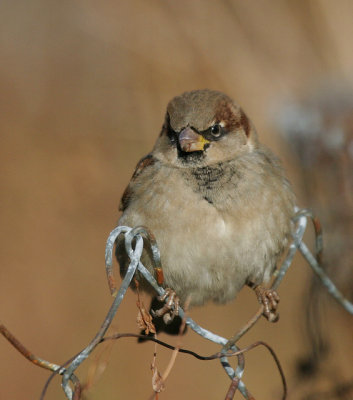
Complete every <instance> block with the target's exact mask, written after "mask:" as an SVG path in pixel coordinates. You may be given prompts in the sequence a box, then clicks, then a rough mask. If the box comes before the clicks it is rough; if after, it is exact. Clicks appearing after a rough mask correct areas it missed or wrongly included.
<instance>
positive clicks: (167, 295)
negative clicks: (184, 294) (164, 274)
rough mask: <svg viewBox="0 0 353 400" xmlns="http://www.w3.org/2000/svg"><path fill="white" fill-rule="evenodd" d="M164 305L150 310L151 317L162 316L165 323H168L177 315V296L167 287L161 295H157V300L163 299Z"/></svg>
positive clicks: (178, 301)
mask: <svg viewBox="0 0 353 400" xmlns="http://www.w3.org/2000/svg"><path fill="white" fill-rule="evenodd" d="M165 299H167V301H166V302H165V304H164V306H163V307H162V308H160V309H159V310H151V313H152V315H153V317H163V321H164V323H165V324H166V325H168V324H170V323H171V322H172V321H173V319H174V317H175V316H177V315H179V304H180V300H179V297H178V296H177V295H176V293H175V292H174V290H172V289H170V288H167V289H165V291H164V294H163V295H162V296H159V297H158V300H159V301H164V300H165Z"/></svg>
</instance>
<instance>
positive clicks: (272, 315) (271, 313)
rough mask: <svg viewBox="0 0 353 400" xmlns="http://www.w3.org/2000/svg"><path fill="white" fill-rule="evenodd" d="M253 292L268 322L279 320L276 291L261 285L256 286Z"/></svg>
mask: <svg viewBox="0 0 353 400" xmlns="http://www.w3.org/2000/svg"><path fill="white" fill-rule="evenodd" d="M255 293H256V296H257V299H258V301H259V303H260V304H262V305H263V306H264V312H263V315H264V316H265V317H266V318H267V319H268V320H269V321H270V322H277V321H278V320H279V314H278V312H277V307H278V303H279V296H278V293H277V292H276V291H275V290H273V289H265V288H264V287H262V286H261V285H259V286H256V288H255Z"/></svg>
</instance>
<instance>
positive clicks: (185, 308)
mask: <svg viewBox="0 0 353 400" xmlns="http://www.w3.org/2000/svg"><path fill="white" fill-rule="evenodd" d="M189 304H190V298H188V299H187V300H186V302H185V306H184V316H183V319H182V321H181V324H180V327H179V334H178V341H177V345H176V347H175V349H174V350H173V353H172V356H171V358H170V361H169V364H168V365H167V368H166V370H165V371H164V374H163V381H164V382H165V381H166V379H167V378H168V376H169V374H170V372H171V370H172V368H173V366H174V364H175V360H176V358H177V355H178V353H179V350H180V347H181V343H182V336H183V332H184V330H185V326H186V318H187V312H188V309H189Z"/></svg>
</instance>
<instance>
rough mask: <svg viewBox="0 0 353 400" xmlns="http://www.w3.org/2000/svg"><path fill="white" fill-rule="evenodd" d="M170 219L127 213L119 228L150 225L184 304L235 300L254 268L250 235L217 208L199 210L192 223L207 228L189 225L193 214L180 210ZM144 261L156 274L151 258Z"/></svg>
mask: <svg viewBox="0 0 353 400" xmlns="http://www.w3.org/2000/svg"><path fill="white" fill-rule="evenodd" d="M206 207H208V205H207V204H206ZM195 213H199V215H198V216H196V215H195ZM160 215H161V214H160ZM167 215H168V216H169V218H166V217H165V216H163V215H161V217H160V218H159V219H158V220H156V219H149V218H148V216H146V215H145V213H144V215H143V216H142V215H139V213H136V212H135V213H131V214H130V213H126V214H125V215H124V216H123V217H122V218H121V219H120V221H119V225H128V226H137V225H145V226H148V227H149V229H151V231H152V232H153V233H154V235H155V237H156V239H157V244H158V247H159V249H160V253H161V261H162V267H163V271H164V277H165V282H164V286H165V287H170V288H172V289H173V290H175V292H176V293H177V295H178V296H179V297H180V299H181V301H182V303H183V302H185V301H186V299H190V304H191V305H201V304H203V303H205V302H206V301H209V300H212V301H214V302H217V303H224V302H227V301H230V300H232V299H233V298H234V297H235V296H236V294H237V293H238V291H239V290H240V289H241V288H242V286H243V285H244V284H245V282H246V280H247V279H248V278H249V275H251V270H252V269H253V267H254V264H253V262H254V258H253V254H252V252H251V251H250V249H249V248H248V243H247V241H246V237H247V235H246V232H244V231H243V230H234V229H232V227H234V221H229V222H228V221H227V220H225V219H224V218H223V217H222V216H221V215H220V214H219V213H218V212H217V211H216V210H214V209H212V208H211V207H209V209H207V210H202V209H201V210H200V209H198V210H197V211H195V210H194V211H193V216H192V220H193V221H197V220H199V219H200V218H202V220H203V223H202V227H203V228H202V229H201V227H200V226H199V225H198V224H195V223H193V224H190V223H188V215H187V212H185V213H183V212H180V209H179V210H178V213H176V214H171V211H170V210H169V211H168V214H167ZM171 215H174V217H173V218H171ZM178 215H179V216H178ZM195 217H196V218H195ZM200 225H201V224H200ZM205 227H206V228H205ZM229 236H231V237H232V240H229ZM226 239H227V240H226ZM142 261H143V263H144V264H145V266H146V267H147V268H149V269H150V271H151V272H152V265H151V262H150V259H149V257H148V256H147V255H145V256H144V257H143V260H142ZM257 269H259V265H257ZM261 270H262V268H261V266H260V271H261Z"/></svg>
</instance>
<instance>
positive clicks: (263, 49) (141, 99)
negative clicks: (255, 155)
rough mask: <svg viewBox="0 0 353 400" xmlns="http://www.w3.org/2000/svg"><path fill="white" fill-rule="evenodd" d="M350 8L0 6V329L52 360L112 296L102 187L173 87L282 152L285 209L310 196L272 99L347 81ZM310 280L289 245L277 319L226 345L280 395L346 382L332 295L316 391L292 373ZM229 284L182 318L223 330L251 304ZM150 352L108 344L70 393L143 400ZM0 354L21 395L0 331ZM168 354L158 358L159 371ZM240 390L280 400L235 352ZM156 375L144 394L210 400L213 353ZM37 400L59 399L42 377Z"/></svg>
mask: <svg viewBox="0 0 353 400" xmlns="http://www.w3.org/2000/svg"><path fill="white" fill-rule="evenodd" d="M352 18H353V3H352V2H351V1H349V0H341V1H339V2H332V1H329V0H316V1H286V0H282V1H280V0H271V1H270V0H267V1H256V2H245V1H244V2H243V1H236V0H220V1H211V0H202V1H201V0H194V1H186V0H179V1H169V0H159V1H158V0H152V1H148V2H147V1H143V0H133V1H125V2H123V1H119V0H118V1H107V0H106V1H104V0H103V1H100V2H98V1H91V0H86V1H82V0H75V1H69V0H63V1H60V2H54V1H43V0H32V1H30V2H28V1H24V0H17V1H10V0H3V1H1V3H0V166H1V173H0V223H1V225H0V226H1V229H0V235H1V240H0V257H1V264H0V265H1V269H0V273H1V275H0V318H1V321H2V322H3V323H4V324H5V325H6V326H7V327H8V328H9V329H10V330H11V331H12V332H13V333H14V334H15V335H16V336H17V337H18V338H19V339H20V340H21V341H22V342H23V343H24V344H25V345H26V346H27V347H28V348H29V349H31V350H32V351H33V352H34V353H35V354H37V355H38V356H41V357H43V358H45V359H47V360H50V361H53V362H55V363H58V364H61V363H63V362H64V361H65V360H67V359H68V358H70V357H71V356H72V355H74V354H75V353H76V352H77V351H79V350H80V349H81V348H83V347H84V346H85V345H86V344H88V342H89V341H90V339H91V338H92V337H93V336H94V334H95V333H96V331H97V330H98V328H99V326H100V324H101V322H102V321H103V318H104V317H105V314H106V312H107V310H108V308H109V306H110V304H111V301H112V299H111V297H110V295H109V291H108V286H107V283H106V277H105V272H104V247H105V240H106V237H107V235H108V233H109V232H110V230H111V229H112V228H114V226H115V224H116V221H117V219H118V215H119V214H118V203H119V199H120V196H121V195H122V192H123V190H124V187H125V185H126V184H127V183H128V181H129V179H130V176H131V174H132V172H133V169H134V167H135V165H136V163H137V161H138V160H139V159H140V158H141V157H142V156H143V155H144V154H146V153H147V152H148V151H150V149H151V147H152V145H153V143H154V141H155V139H156V137H157V135H158V134H159V130H160V128H161V126H162V121H163V117H164V112H165V107H166V104H167V102H168V101H169V100H170V98H171V97H173V96H174V95H177V94H180V93H181V92H183V91H185V90H190V89H196V88H205V87H208V88H212V89H219V90H222V91H225V92H226V93H227V94H229V95H230V96H231V97H233V98H235V99H236V100H237V101H238V102H239V103H240V104H241V105H242V107H243V108H244V109H245V111H246V112H247V114H248V115H249V116H250V117H251V118H252V120H253V122H254V123H255V125H256V127H257V129H258V131H259V134H260V137H261V138H262V141H263V142H264V143H266V144H268V145H269V146H270V147H272V148H273V149H274V151H275V152H276V153H277V154H278V155H279V156H280V157H281V158H282V160H283V163H284V165H285V167H286V169H287V170H288V175H289V177H290V179H291V181H292V182H293V185H294V186H295V190H296V192H297V194H298V199H299V200H298V203H299V204H300V205H301V206H310V205H311V204H310V203H311V201H310V199H308V198H307V197H306V196H305V193H304V190H303V188H304V185H303V183H302V174H301V173H300V172H299V168H298V157H297V156H296V155H295V154H294V152H293V151H292V149H291V146H288V145H286V143H285V141H284V139H283V138H281V136H280V135H279V132H278V131H276V129H275V126H274V122H273V121H274V117H275V116H276V107H278V104H279V103H281V101H282V100H281V99H284V98H287V97H291V98H296V97H298V98H299V97H301V96H304V95H305V93H306V92H307V91H308V90H309V89H310V88H311V87H315V85H316V84H318V83H319V82H322V81H325V80H326V79H331V78H332V77H333V78H335V79H336V78H338V79H343V80H345V81H350V79H351V77H352V71H353V52H352V37H353V23H352V22H353V21H352ZM310 237H311V236H310V234H309V235H308V242H309V243H311V239H310ZM310 276H311V272H310V270H309V268H308V267H307V266H306V265H304V263H303V262H302V258H301V257H300V256H299V255H298V256H297V257H296V259H295V263H294V265H293V266H292V268H291V269H290V271H289V273H288V275H287V276H286V278H285V280H284V282H283V284H282V285H281V287H280V290H279V293H280V295H281V305H280V312H281V319H280V322H279V323H278V324H276V325H271V324H269V323H267V322H266V321H260V323H259V324H258V325H257V326H256V327H255V328H254V329H253V330H252V331H251V332H250V333H249V334H248V335H246V336H245V337H244V338H243V339H242V340H241V342H240V344H241V345H242V346H245V345H248V344H250V343H252V342H253V341H255V340H265V341H267V342H268V343H269V344H270V345H272V346H273V347H274V349H275V351H276V352H277V355H278V357H279V358H280V360H281V362H282V364H283V367H284V369H285V373H286V376H287V379H288V384H289V394H290V395H289V398H290V399H304V398H307V399H309V397H308V396H310V395H311V394H310V393H313V392H314V391H315V390H316V385H318V389H317V390H324V391H325V390H330V387H331V386H332V385H333V384H334V383H337V382H340V381H347V380H349V379H350V378H351V379H352V372H351V371H352V364H353V362H352V354H353V343H352V328H353V324H352V318H351V317H350V316H349V315H348V314H347V313H345V312H344V311H342V310H341V309H340V308H339V307H336V306H335V305H333V306H331V307H329V309H328V314H327V319H326V325H325V329H326V330H327V331H329V336H330V340H331V342H332V352H331V356H330V360H331V361H330V365H333V366H334V367H335V373H334V374H332V373H331V372H328V374H327V375H325V376H324V378H321V381H320V382H321V383H320V382H319V383H317V382H316V381H315V382H313V381H308V380H305V379H298V378H297V377H296V375H295V362H296V360H297V358H298V357H300V356H301V355H302V353H303V352H304V350H305V343H304V339H303V336H302V332H301V331H302V328H303V314H304V309H303V308H304V307H303V304H302V301H301V297H302V296H303V294H304V293H305V290H306V288H307V286H308V284H309V280H310ZM243 292H244V293H242V294H241V295H240V297H239V298H238V299H237V300H236V301H235V302H233V303H232V304H229V305H227V306H224V307H216V306H213V305H210V306H208V307H205V308H202V309H194V310H191V316H192V317H193V318H194V319H196V320H197V321H198V322H199V323H200V324H201V325H203V326H205V327H207V328H209V329H211V330H214V331H216V332H218V333H219V334H221V335H224V336H230V335H232V334H233V333H234V332H235V331H236V330H237V329H238V328H240V327H241V326H242V324H243V323H245V321H246V320H247V319H248V318H249V317H250V316H251V315H252V313H253V312H254V311H255V310H256V309H257V303H256V301H255V298H254V297H255V296H254V295H253V294H252V293H250V291H248V290H247V289H244V291H243ZM135 300H136V298H135V295H133V294H132V293H129V294H128V295H127V297H126V299H125V301H124V303H123V305H122V307H121V309H120V310H119V312H118V314H117V317H116V319H115V323H114V329H115V330H116V331H119V332H137V331H138V329H137V327H136V324H135V319H136V314H137V309H136V306H135ZM327 321H329V322H327ZM163 338H164V339H166V337H162V339H163ZM168 340H169V339H168ZM169 341H170V342H173V340H169ZM183 346H184V347H188V348H191V349H193V350H195V351H198V352H200V353H202V354H205V355H206V354H211V353H212V352H215V351H217V350H218V347H217V346H215V345H213V344H209V343H206V342H205V341H204V340H202V339H201V338H199V337H197V336H196V335H195V334H194V333H193V332H189V333H188V335H187V336H186V337H185V338H184V339H183ZM102 349H103V348H102ZM102 349H98V351H97V352H96V353H94V355H93V356H92V360H88V361H87V362H86V363H85V364H84V366H83V367H81V368H80V369H79V370H78V372H77V374H78V376H79V377H80V379H81V382H82V383H85V382H86V381H87V373H88V372H87V370H88V368H89V366H90V365H92V364H95V363H96V364H97V363H98V364H100V365H101V363H100V362H99V361H95V359H96V356H97V355H98V354H100V353H101V351H102ZM153 349H154V346H153V345H152V344H143V345H137V344H136V342H135V341H134V339H121V340H120V341H117V342H116V343H115V344H114V346H113V347H109V348H108V349H106V350H107V353H110V357H109V365H108V366H107V368H106V370H105V372H104V374H103V375H102V376H101V377H100V379H99V380H98V381H97V382H96V383H95V384H94V385H93V387H92V388H91V389H90V391H87V392H85V396H86V397H85V398H87V399H105V400H109V399H116V398H131V399H148V398H149V396H150V395H151V394H152V389H151V372H150V362H151V361H152V356H153ZM0 357H1V363H0V398H1V399H37V398H38V397H39V395H40V392H41V389H42V387H43V385H44V383H45V380H46V379H47V377H48V376H49V374H48V372H47V371H45V370H42V369H40V368H36V367H35V366H33V365H31V364H30V363H29V362H28V361H26V360H25V359H24V358H23V357H22V356H21V355H19V353H18V352H17V351H16V350H15V349H13V348H12V347H11V346H10V345H9V344H8V343H7V342H6V341H5V340H4V339H3V338H0ZM169 357H170V352H168V351H166V350H164V349H159V350H158V367H159V369H160V370H162V371H163V370H164V368H165V367H166V364H167V362H168V359H169ZM102 360H107V355H106V354H103V355H102ZM234 364H235V360H234V361H233V365H234ZM244 382H245V383H246V384H247V385H248V388H249V390H250V391H251V392H252V393H253V394H254V396H255V398H257V399H275V398H276V399H277V398H280V394H281V385H280V379H279V376H278V372H277V371H276V368H275V366H274V363H273V361H272V359H271V358H270V356H269V354H268V353H266V352H265V350H263V349H258V350H254V351H253V352H251V353H250V354H249V355H248V356H247V358H246V372H245V375H244ZM166 385H167V388H166V391H165V392H164V393H162V394H161V395H160V399H169V400H173V399H179V398H183V399H195V398H202V399H222V398H224V397H225V394H226V392H227V389H228V386H229V379H228V378H227V376H226V375H225V373H224V372H223V370H222V368H221V366H220V364H219V362H218V361H212V362H201V361H197V360H195V359H193V358H191V357H187V356H184V355H179V357H178V359H177V362H176V365H175V367H174V369H173V371H172V373H171V376H170V378H169V379H168V381H167V383H166ZM351 395H352V393H351ZM305 396H306V397H305ZM348 396H349V394H348ZM46 398H47V399H63V398H64V394H63V392H62V390H61V388H60V380H59V378H56V379H54V382H53V383H52V384H51V386H50V388H49V391H48V394H47V397H46ZM236 398H240V396H239V394H237V395H236ZM311 398H312V399H314V397H311ZM315 398H316V397H315ZM321 398H324V396H321ZM326 398H329V397H326ZM332 398H339V397H332ZM340 398H345V399H349V398H350V399H351V398H352V397H340Z"/></svg>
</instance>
